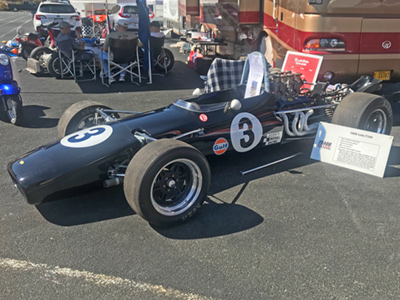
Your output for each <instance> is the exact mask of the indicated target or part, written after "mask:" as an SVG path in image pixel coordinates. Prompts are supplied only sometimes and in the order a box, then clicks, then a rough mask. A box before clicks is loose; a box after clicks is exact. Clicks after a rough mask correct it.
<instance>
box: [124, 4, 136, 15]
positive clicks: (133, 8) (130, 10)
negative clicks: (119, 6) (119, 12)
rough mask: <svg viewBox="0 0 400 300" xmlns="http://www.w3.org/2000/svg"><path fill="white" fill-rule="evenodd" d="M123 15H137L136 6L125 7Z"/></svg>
mask: <svg viewBox="0 0 400 300" xmlns="http://www.w3.org/2000/svg"><path fill="white" fill-rule="evenodd" d="M124 14H130V15H134V14H138V9H137V6H125V7H124Z"/></svg>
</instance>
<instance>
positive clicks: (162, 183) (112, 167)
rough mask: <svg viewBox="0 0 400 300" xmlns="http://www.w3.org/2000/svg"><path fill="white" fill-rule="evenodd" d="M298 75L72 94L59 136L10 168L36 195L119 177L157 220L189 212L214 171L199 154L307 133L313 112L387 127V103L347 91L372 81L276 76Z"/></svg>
mask: <svg viewBox="0 0 400 300" xmlns="http://www.w3.org/2000/svg"><path fill="white" fill-rule="evenodd" d="M284 76H286V77H284ZM296 76H297V75H296V74H292V75H291V74H283V73H278V74H275V75H274V77H273V80H269V79H266V80H268V81H269V82H270V83H271V87H270V88H269V87H268V84H264V88H263V89H262V90H261V92H260V93H259V94H257V95H255V96H252V97H248V98H246V97H244V95H245V94H246V89H247V88H248V86H246V84H245V83H246V82H245V81H244V80H243V79H242V84H240V85H239V86H237V87H235V88H232V89H228V90H224V91H216V92H209V93H205V94H203V95H199V96H192V97H190V98H189V99H185V100H182V99H179V100H177V101H175V102H174V103H172V104H171V105H169V106H167V107H163V108H160V109H156V110H153V111H148V112H144V113H138V112H126V111H117V110H112V109H110V108H109V107H106V106H104V105H101V104H99V103H95V102H92V101H83V102H78V103H76V104H74V105H72V106H71V107H70V108H68V109H67V110H66V111H65V112H64V114H63V115H62V117H61V119H60V121H59V125H58V137H59V138H60V140H59V141H57V142H55V143H52V144H49V145H45V146H42V147H40V148H38V149H35V150H33V151H31V152H29V153H27V154H25V155H23V156H22V157H20V158H19V159H17V160H15V161H13V162H11V163H9V165H8V172H9V173H10V175H11V178H12V180H13V182H14V184H15V185H16V186H17V188H18V190H19V191H20V192H21V194H22V195H23V197H24V198H25V199H26V200H27V202H28V203H30V204H35V205H36V204H39V203H41V202H43V201H48V200H53V199H59V198H62V197H66V196H69V195H72V194H76V193H82V192H83V191H84V189H85V188H88V187H93V186H99V187H100V186H104V187H110V186H114V185H118V184H122V183H123V186H124V192H125V196H126V199H127V201H128V202H129V204H130V205H131V207H132V208H133V209H134V210H135V212H136V213H138V214H139V215H140V216H142V217H143V218H144V219H146V220H147V221H148V222H150V223H152V224H154V225H165V224H172V223H176V222H179V221H182V220H185V219H187V218H189V217H191V216H192V215H193V214H194V213H195V212H196V210H197V209H198V208H199V207H200V206H201V204H202V202H203V201H204V199H205V197H206V195H207V191H208V188H209V185H210V179H211V174H210V168H209V164H208V161H207V158H206V156H209V155H215V156H221V155H226V153H228V152H230V151H235V152H240V153H242V152H248V151H251V150H252V149H254V148H256V147H264V146H269V145H273V144H279V143H281V142H282V141H284V140H289V139H291V138H297V139H298V138H303V137H307V136H312V135H315V132H316V129H317V126H318V124H319V122H320V121H327V122H333V123H336V124H339V125H344V126H349V127H355V128H360V129H366V130H370V131H374V132H378V133H383V134H388V133H390V130H391V126H392V110H391V106H390V103H389V102H388V101H387V100H386V99H384V98H383V97H381V96H377V95H374V94H369V93H361V92H352V91H353V90H364V91H368V90H369V89H371V88H373V87H374V86H376V85H377V82H376V81H374V80H372V79H371V78H362V79H360V80H359V81H358V82H356V83H355V84H353V85H351V86H346V87H341V88H338V89H336V90H331V89H330V88H327V84H325V83H318V84H317V85H316V86H315V87H314V89H313V91H304V90H301V91H300V90H298V91H297V92H296V95H294V96H293V89H292V88H293V87H294V86H296V84H295V82H292V83H290V81H288V82H286V83H285V84H286V87H288V88H287V90H286V91H284V90H283V89H282V86H279V84H278V83H283V81H282V78H286V80H287V79H288V78H289V79H290V78H292V79H293V78H297V77H296ZM264 82H265V81H264ZM289 87H290V88H289ZM269 90H271V91H269ZM287 92H289V94H288V93H287ZM122 114H128V116H126V117H123V118H121V117H120V115H122Z"/></svg>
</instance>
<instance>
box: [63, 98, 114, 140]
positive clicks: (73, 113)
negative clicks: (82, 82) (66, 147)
mask: <svg viewBox="0 0 400 300" xmlns="http://www.w3.org/2000/svg"><path fill="white" fill-rule="evenodd" d="M98 108H104V109H111V108H110V107H108V106H105V105H102V104H100V103H97V102H94V101H90V100H86V101H81V102H77V103H75V104H73V105H71V106H70V107H69V108H68V109H67V110H66V111H65V112H64V113H63V114H62V116H61V118H60V121H58V125H57V136H58V138H60V139H61V138H63V137H64V136H66V135H68V134H71V133H73V132H76V131H79V130H82V129H84V128H89V127H92V126H96V125H100V124H104V123H106V121H105V120H104V118H103V117H102V116H101V115H100V114H98V113H96V112H97V109H98ZM109 115H111V116H112V117H113V118H115V119H118V118H119V115H118V114H116V113H109Z"/></svg>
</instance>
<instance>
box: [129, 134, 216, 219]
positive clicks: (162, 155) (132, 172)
mask: <svg viewBox="0 0 400 300" xmlns="http://www.w3.org/2000/svg"><path fill="white" fill-rule="evenodd" d="M210 177H211V174H210V167H209V165H208V162H207V159H206V158H205V157H204V155H203V154H202V153H201V152H200V151H199V150H197V149H196V148H194V147H192V146H191V145H189V144H186V143H184V142H181V141H177V140H167V139H163V140H158V141H154V142H151V143H150V144H148V145H146V146H144V147H143V148H142V149H140V150H139V151H138V152H137V153H136V154H135V156H134V157H133V158H132V160H131V162H130V163H129V165H128V168H127V170H126V173H125V179H124V193H125V197H126V199H127V201H128V203H129V205H130V206H131V207H132V209H133V210H134V211H135V212H136V213H137V214H138V215H139V216H141V217H142V218H144V219H145V220H146V221H148V222H149V223H150V224H153V225H156V226H166V225H172V224H175V223H179V222H182V221H185V220H187V219H188V218H190V217H191V216H193V215H194V213H195V212H196V211H197V210H198V209H199V208H200V206H201V204H202V203H203V202H204V199H205V197H206V196H207V191H208V188H209V186H210Z"/></svg>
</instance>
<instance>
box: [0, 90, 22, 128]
mask: <svg viewBox="0 0 400 300" xmlns="http://www.w3.org/2000/svg"><path fill="white" fill-rule="evenodd" d="M4 97H5V103H6V106H7V107H6V111H5V113H6V115H7V119H8V121H9V122H10V123H11V124H14V125H21V123H22V119H23V110H22V99H21V97H20V95H5V96H4Z"/></svg>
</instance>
